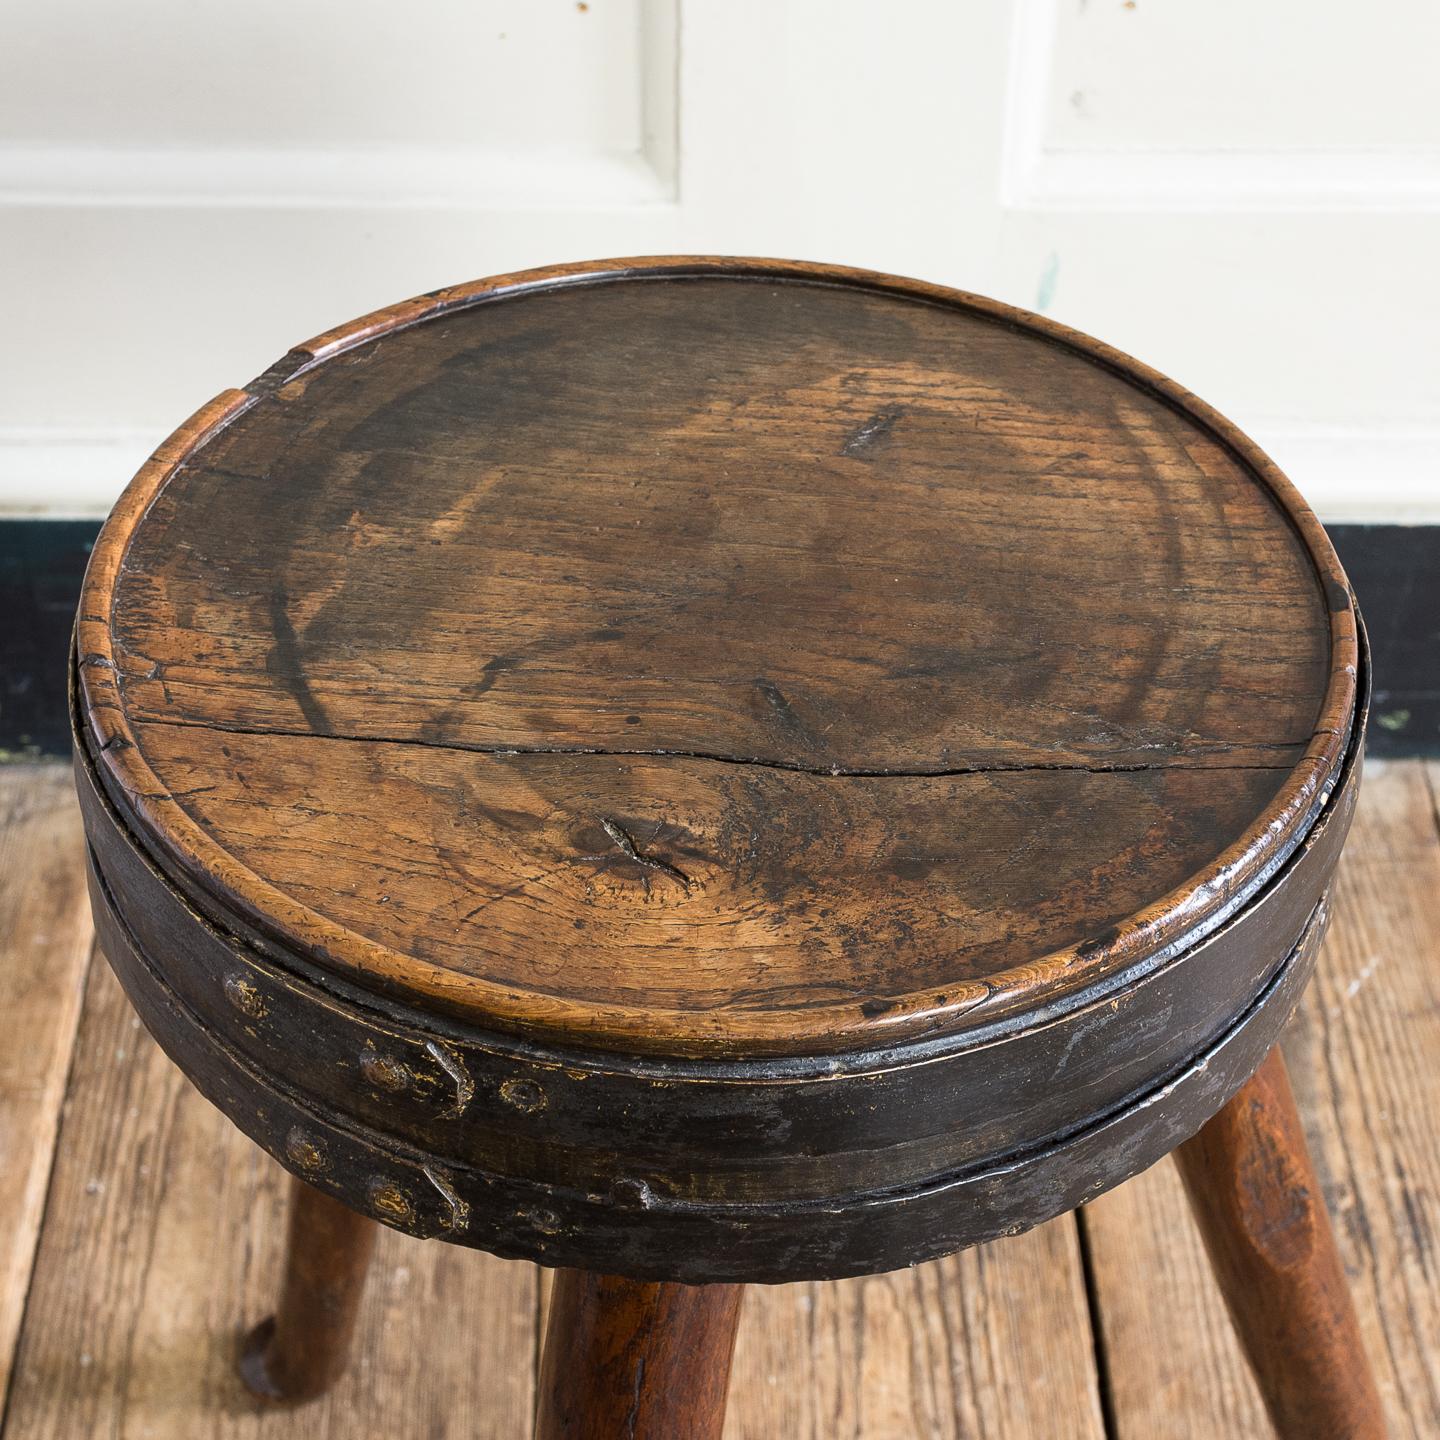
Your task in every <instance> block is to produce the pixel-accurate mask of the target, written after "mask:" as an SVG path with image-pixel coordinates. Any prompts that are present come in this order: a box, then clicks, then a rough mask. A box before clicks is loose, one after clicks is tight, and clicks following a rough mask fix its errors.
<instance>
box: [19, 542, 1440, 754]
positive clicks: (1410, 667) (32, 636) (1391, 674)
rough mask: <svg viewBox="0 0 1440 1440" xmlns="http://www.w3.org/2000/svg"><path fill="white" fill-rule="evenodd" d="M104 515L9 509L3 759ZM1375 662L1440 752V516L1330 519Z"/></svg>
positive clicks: (53, 723) (38, 715) (52, 750)
mask: <svg viewBox="0 0 1440 1440" xmlns="http://www.w3.org/2000/svg"><path fill="white" fill-rule="evenodd" d="M99 528H100V525H99V522H98V521H95V520H0V760H13V759H29V758H39V757H41V756H47V755H66V754H68V753H69V735H68V729H67V724H66V718H65V652H66V647H67V645H68V644H69V639H70V626H71V623H72V621H73V620H74V617H75V602H76V599H77V598H78V596H79V593H80V580H81V577H82V576H83V575H84V573H85V562H86V560H87V559H88V558H89V555H90V547H91V545H92V544H93V543H94V540H95V535H96V532H97V531H98V530H99ZM1329 528H1330V535H1331V538H1332V539H1333V540H1334V542H1335V548H1336V549H1337V550H1338V551H1339V552H1340V559H1341V561H1342V562H1343V563H1344V565H1345V569H1346V571H1347V573H1348V574H1349V576H1350V580H1351V583H1352V584H1353V585H1354V587H1355V593H1356V595H1358V596H1359V598H1360V608H1361V609H1362V610H1363V611H1364V614H1365V623H1366V624H1367V626H1368V627H1369V630H1370V644H1371V647H1372V651H1373V654H1374V664H1375V700H1374V708H1373V710H1372V719H1371V725H1370V744H1369V750H1370V753H1371V754H1372V755H1440V525H1332V526H1331V527H1329Z"/></svg>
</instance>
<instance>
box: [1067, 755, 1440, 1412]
mask: <svg viewBox="0 0 1440 1440" xmlns="http://www.w3.org/2000/svg"><path fill="white" fill-rule="evenodd" d="M1366 770H1367V773H1366V779H1365V792H1364V797H1363V799H1362V800H1361V803H1360V809H1359V814H1358V817H1357V821H1356V826H1355V830H1354V832H1353V836H1352V839H1351V842H1350V845H1349V847H1348V848H1347V850H1346V852H1345V857H1344V859H1343V860H1342V861H1341V865H1340V872H1339V876H1338V879H1337V885H1336V896H1335V906H1334V914H1335V919H1334V923H1333V924H1332V927H1331V931H1330V937H1329V939H1328V940H1327V942H1326V946H1325V952H1324V954H1323V955H1322V957H1321V961H1320V964H1319V966H1318V968H1317V975H1316V980H1315V983H1314V984H1313V985H1312V987H1311V988H1310V990H1309V992H1308V993H1307V995H1306V998H1305V1000H1304V1001H1303V1002H1302V1003H1301V1006H1300V1010H1299V1013H1298V1015H1297V1017H1296V1020H1295V1022H1294V1024H1293V1025H1292V1026H1291V1028H1290V1031H1289V1032H1288V1034H1287V1036H1286V1042H1285V1049H1286V1055H1287V1059H1288V1063H1289V1070H1290V1075H1291V1078H1292V1081H1293V1084H1294V1088H1295V1092H1296V1098H1297V1101H1298V1104H1299V1107H1300V1113H1301V1116H1302V1118H1303V1119H1304V1121H1305V1128H1306V1131H1307V1136H1308V1140H1309V1147H1310V1152H1311V1155H1312V1156H1313V1157H1314V1160H1315V1164H1316V1168H1317V1171H1318V1173H1319V1175H1320V1178H1321V1183H1322V1188H1323V1190H1324V1195H1325V1200H1326V1203H1327V1206H1328V1208H1329V1210H1330V1213H1331V1215H1332V1217H1333V1218H1334V1222H1335V1230H1336V1235H1337V1239H1338V1243H1339V1247H1340V1252H1341V1255H1342V1257H1343V1259H1344V1261H1345V1268H1346V1272H1347V1275H1348V1278H1349V1282H1350V1292H1351V1295H1352V1296H1353V1298H1354V1301H1355V1306H1356V1310H1357V1312H1358V1315H1359V1321H1360V1330H1361V1337H1362V1340H1363V1342H1364V1345H1365V1350H1366V1353H1367V1355H1368V1356H1369V1358H1370V1361H1371V1364H1372V1366H1373V1368H1374V1371H1375V1375H1376V1380H1377V1382H1378V1385H1379V1388H1380V1394H1381V1399H1382V1401H1383V1403H1384V1406H1385V1413H1386V1420H1387V1422H1388V1424H1389V1428H1390V1434H1391V1435H1392V1436H1393V1437H1394V1440H1425V1437H1429V1436H1431V1435H1434V1434H1436V1433H1440V1356H1437V1353H1436V1348H1435V1345H1434V1343H1433V1337H1434V1336H1435V1335H1437V1334H1440V1287H1437V1286H1436V1284H1435V1283H1434V1279H1433V1277H1434V1275H1435V1272H1436V1264H1437V1262H1436V1253H1435V1243H1434V1237H1435V1235H1436V1234H1437V1233H1440V1127H1437V1123H1436V1118H1435V1117H1436V1116H1437V1115H1440V1067H1437V1063H1436V1062H1437V1057H1440V984H1437V976H1440V839H1437V829H1440V817H1437V812H1436V807H1435V793H1436V791H1437V790H1440V766H1437V767H1433V769H1432V780H1431V784H1430V785H1429V786H1427V783H1426V776H1425V770H1424V768H1423V766H1422V765H1420V764H1419V763H1398V762H1378V763H1377V762H1374V761H1371V762H1368V763H1367V767H1366ZM1085 1226H1086V1230H1087V1233H1088V1235H1089V1238H1090V1250H1091V1255H1092V1258H1093V1262H1094V1274H1095V1279H1096V1286H1097V1289H1096V1293H1097V1297H1098V1309H1099V1313H1100V1315H1101V1316H1102V1317H1103V1333H1104V1342H1105V1355H1106V1359H1107V1363H1108V1367H1109V1376H1110V1385H1111V1390H1112V1395H1113V1400H1114V1412H1115V1415H1116V1417H1117V1425H1118V1429H1117V1434H1118V1437H1119V1440H1202V1437H1206V1440H1208V1437H1211V1436H1214V1435H1216V1434H1223V1435H1225V1436H1227V1437H1234V1440H1271V1437H1272V1436H1273V1433H1274V1432H1273V1431H1272V1430H1271V1428H1270V1425H1269V1421H1268V1419H1267V1417H1266V1415H1265V1411H1264V1408H1263V1406H1262V1405H1261V1402H1260V1398H1259V1394H1258V1392H1257V1390H1256V1387H1255V1384H1254V1381H1253V1379H1252V1378H1251V1376H1250V1373H1249V1371H1248V1369H1247V1367H1246V1365H1245V1363H1244V1359H1243V1357H1242V1355H1241V1353H1240V1349H1239V1346H1238V1343H1237V1342H1236V1340H1235V1338H1234V1335H1233V1332H1232V1331H1231V1328H1230V1324H1229V1318H1228V1316H1227V1315H1226V1313H1225V1308H1224V1305H1223V1302H1222V1301H1221V1298H1220V1295H1219V1291H1218V1288H1217V1286H1216V1284H1215V1281H1214V1279H1213V1277H1212V1275H1211V1274H1210V1269H1209V1265H1208V1262H1207V1260H1206V1257H1205V1255H1204V1253H1203V1251H1202V1249H1201V1246H1200V1241H1199V1237H1198V1235H1197V1234H1196V1232H1195V1229H1194V1226H1193V1225H1192V1224H1191V1223H1190V1218H1189V1215H1188V1213H1187V1207H1186V1204H1185V1198H1184V1195H1183V1193H1182V1191H1181V1187H1180V1183H1179V1178H1178V1176H1177V1175H1176V1174H1175V1172H1174V1168H1173V1167H1172V1166H1171V1165H1169V1164H1164V1165H1159V1166H1156V1167H1155V1169H1153V1170H1151V1171H1149V1172H1147V1173H1146V1174H1145V1175H1143V1176H1141V1177H1140V1178H1139V1179H1138V1180H1134V1181H1132V1182H1131V1183H1130V1184H1128V1185H1124V1186H1122V1187H1121V1188H1120V1189H1118V1190H1115V1191H1113V1192H1111V1194H1109V1195H1107V1196H1105V1197H1104V1198H1103V1199H1101V1200H1098V1201H1096V1202H1095V1203H1094V1204H1092V1205H1090V1206H1087V1207H1086V1211H1085ZM1157 1333H1163V1334H1165V1335H1166V1336H1167V1343H1166V1344H1165V1345H1164V1346H1163V1347H1159V1348H1158V1349H1157V1348H1156V1347H1154V1345H1153V1337H1154V1336H1155V1335H1156V1334H1157Z"/></svg>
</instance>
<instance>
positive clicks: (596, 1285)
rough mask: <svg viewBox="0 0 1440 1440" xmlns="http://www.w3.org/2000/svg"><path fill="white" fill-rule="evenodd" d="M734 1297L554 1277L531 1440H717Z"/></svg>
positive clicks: (578, 1275) (735, 1292) (736, 1308)
mask: <svg viewBox="0 0 1440 1440" xmlns="http://www.w3.org/2000/svg"><path fill="white" fill-rule="evenodd" d="M743 1291H744V1287H743V1286H740V1285H672V1284H651V1283H648V1282H644V1281H640V1280H622V1279H619V1278H618V1277H616V1276H613V1275H595V1274H591V1273H590V1272H589V1271H585V1270H561V1271H559V1272H558V1274H557V1275H556V1277H555V1293H554V1297H553V1298H552V1300H551V1302H550V1323H549V1326H548V1327H547V1331H546V1336H545V1358H544V1360H543V1362H542V1364H541V1368H540V1422H539V1428H538V1430H537V1440H615V1437H616V1436H620V1435H623V1436H625V1437H626V1440H679V1437H680V1436H684V1437H685V1440H719V1437H720V1431H721V1428H722V1427H723V1425H724V1423H725V1392H726V1390H727V1388H728V1387H729V1383H730V1357H731V1355H732V1353H733V1352H734V1349H735V1329H736V1325H737V1324H738V1322H739V1319H740V1297H741V1295H742V1294H743Z"/></svg>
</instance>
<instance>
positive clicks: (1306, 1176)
mask: <svg viewBox="0 0 1440 1440" xmlns="http://www.w3.org/2000/svg"><path fill="white" fill-rule="evenodd" d="M1174 1159H1175V1163H1176V1165H1177V1167H1178V1168H1179V1171H1180V1176H1181V1178H1182V1179H1183V1180H1184V1182H1185V1188H1186V1191H1187V1192H1188V1194H1189V1197H1190V1208H1191V1210H1192V1212H1193V1213H1194V1216H1195V1221H1196V1224H1197V1225H1198V1226H1199V1229H1200V1234H1201V1238H1202V1239H1203V1240H1204V1242H1205V1248H1206V1251H1207V1252H1208V1253H1209V1256H1210V1263H1211V1266H1212V1267H1213V1269H1214V1271H1215V1276H1216V1279H1217V1280H1218V1281H1219V1282H1220V1289H1221V1292H1222V1293H1223V1294H1224V1296H1225V1300H1226V1304H1227V1306H1228V1307H1229V1310H1230V1318H1231V1320H1232V1321H1233V1322H1234V1325H1235V1331H1236V1334H1237V1335H1238V1336H1239V1337H1240V1340H1241V1343H1242V1345H1243V1346H1244V1348H1245V1353H1246V1355H1247V1356H1248V1358H1249V1360H1250V1368H1251V1369H1252V1370H1253V1371H1254V1372H1255V1378H1256V1380H1257V1381H1258V1382H1259V1384H1260V1392H1261V1394H1262V1395H1263V1396H1264V1399H1265V1404H1266V1408H1267V1409H1268V1410H1269V1412H1270V1417H1271V1419H1272V1420H1273V1421H1274V1422H1275V1432H1276V1434H1277V1435H1278V1436H1280V1437H1281V1440H1311V1437H1312V1436H1314V1435H1315V1434H1317V1433H1322V1432H1323V1433H1327V1434H1333V1435H1335V1436H1337V1437H1339V1440H1386V1434H1387V1431H1386V1426H1385V1421H1384V1418H1383V1415H1382V1413H1381V1408H1380V1395H1379V1392H1378V1391H1377V1390H1376V1388H1375V1380H1374V1377H1373V1375H1372V1373H1371V1367H1370V1362H1369V1360H1368V1358H1367V1357H1366V1354H1365V1347H1364V1345H1363V1344H1362V1343H1361V1340H1360V1332H1359V1326H1358V1324H1357V1322H1356V1319H1355V1307H1354V1304H1353V1303H1352V1301H1351V1299H1350V1289H1349V1284H1348V1281H1347V1280H1346V1277H1345V1271H1344V1266H1343V1265H1342V1263H1341V1260H1340V1255H1339V1252H1338V1251H1337V1249H1336V1247H1335V1237H1334V1234H1333V1232H1332V1229H1331V1225H1330V1217H1329V1212H1328V1211H1327V1210H1326V1207H1325V1196H1324V1193H1323V1191H1322V1190H1321V1187H1320V1183H1319V1181H1318V1180H1317V1178H1316V1175H1315V1169H1314V1166H1313V1164H1312V1163H1311V1160H1310V1156H1309V1153H1308V1150H1307V1148H1306V1144H1305V1135H1304V1131H1303V1129H1302V1127H1301V1124H1300V1116H1299V1114H1298V1113H1297V1111H1296V1109H1295V1097H1294V1094H1293V1092H1292V1090H1291V1086H1290V1078H1289V1076H1288V1075H1287V1074H1286V1072H1285V1059H1284V1056H1283V1054H1282V1053H1281V1051H1280V1049H1279V1047H1278V1046H1277V1047H1276V1048H1275V1049H1274V1050H1272V1051H1271V1052H1270V1054H1269V1056H1268V1057H1267V1058H1266V1060H1265V1063H1264V1064H1263V1065H1261V1066H1260V1068H1259V1069H1258V1070H1257V1071H1256V1072H1255V1074H1254V1075H1252V1076H1251V1077H1250V1079H1249V1080H1247V1081H1246V1082H1245V1085H1244V1087H1243V1088H1242V1089H1241V1090H1240V1092H1239V1093H1238V1094H1237V1095H1236V1096H1235V1097H1234V1098H1233V1099H1232V1100H1231V1101H1230V1102H1229V1104H1227V1105H1226V1106H1225V1107H1224V1109H1222V1110H1221V1111H1220V1113H1219V1114H1218V1115H1216V1116H1215V1117H1214V1118H1213V1119H1212V1120H1210V1121H1209V1122H1208V1123H1207V1124H1206V1125H1205V1126H1204V1127H1203V1128H1202V1129H1201V1131H1200V1133H1199V1134H1198V1135H1195V1136H1192V1137H1191V1138H1190V1139H1189V1140H1187V1141H1186V1142H1185V1143H1184V1144H1183V1145H1181V1146H1179V1147H1178V1148H1177V1149H1176V1151H1175V1154H1174Z"/></svg>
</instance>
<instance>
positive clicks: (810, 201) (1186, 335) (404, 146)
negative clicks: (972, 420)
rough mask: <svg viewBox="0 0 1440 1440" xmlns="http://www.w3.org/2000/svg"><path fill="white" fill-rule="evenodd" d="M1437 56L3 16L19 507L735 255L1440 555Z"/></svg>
mask: <svg viewBox="0 0 1440 1440" xmlns="http://www.w3.org/2000/svg"><path fill="white" fill-rule="evenodd" d="M1437 54H1440V7H1436V6H1435V5H1434V3H1433V0H1392V3H1391V4H1389V5H1388V6H1385V7H1381V8H1379V9H1371V10H1362V9H1356V8H1354V7H1342V6H1340V5H1339V4H1338V3H1336V0H1321V3H1319V4H1317V3H1315V0H1012V3H1002V0H965V3H955V0H888V3H882V0H827V3H819V0H769V3H766V0H589V3H588V5H577V4H576V3H574V0H413V3H411V4H409V5H405V6H401V5H397V4H395V3H394V0H249V3H247V4H246V5H245V6H243V7H236V6H231V5H222V4H221V3H220V0H140V3H135V4H129V5H120V4H115V3H113V0H45V3H44V4H36V3H34V0H26V3H23V4H22V3H20V0H0V327H3V328H0V508H4V509H7V510H9V511H11V512H12V513H13V512H18V511H27V512H38V513H51V514H100V513H103V512H104V510H105V509H106V508H107V507H108V505H109V504H110V502H111V501H112V500H113V498H114V496H115V495H116V494H117V493H118V491H119V489H120V487H121V486H122V485H123V483H124V482H125V480H126V479H127V478H128V476H129V474H130V473H131V471H133V470H134V468H135V467H136V466H137V465H138V463H139V462H140V460H141V459H143V458H144V455H145V454H146V453H148V451H149V449H150V448H151V447H153V445H154V444H155V443H156V442H157V441H158V440H159V439H160V438H162V437H163V435H164V434H165V433H166V432H167V431H168V430H169V429H170V428H171V427H172V426H173V425H174V424H176V423H177V422H178V421H179V420H181V419H183V418H184V417H185V416H186V415H187V414H188V413H189V412H190V411H191V410H193V409H194V408H195V407H196V406H197V405H199V404H200V403H201V402H202V401H204V400H205V399H207V398H208V397H209V396H210V395H211V394H213V393H214V392H215V391H217V390H219V389H222V388H224V387H226V386H228V385H233V384H243V383H244V382H245V381H246V380H247V379H249V378H250V377H251V376H253V375H255V374H257V373H258V372H259V371H260V370H262V369H264V368H265V366H266V365H267V364H268V363H269V362H270V361H271V360H272V359H274V358H275V357H276V356H277V355H279V354H280V353H281V352H282V351H283V350H284V349H286V348H287V347H288V346H289V345H290V344H291V343H293V342H295V341H298V340H301V339H304V338H306V337H307V336H309V335H311V334H314V333H316V332H318V331H320V330H323V329H326V328H328V327H329V326H330V325H332V324H334V323H336V322H338V321H341V320H344V319H347V318H350V317H351V316H353V315H356V314H359V313H361V312H363V311H365V310H369V309H372V308H375V307H376V306H377V305H380V304H384V303H387V302H388V301H390V300H393V299H398V298H400V297H402V296H406V295H410V294H413V293H417V292H419V291H423V290H428V289H433V288H435V287H437V286H439V285H443V284H447V283H451V282H454V281H457V280H460V279H464V278H470V277H474V276H477V275H483V274H487V273H491V272H494V271H499V270H505V269H512V268H520V267H523V266H526V265H532V264H539V263H544V262H546V261H551V260H557V259H575V258H583V257H586V256H603V255H621V254H645V253H655V252H660V251H667V250H685V251H706V250H710V251H721V252H730V253H751V254H782V255H794V256H803V257H806V258H818V259H833V260H838V261H843V262H847V263H851V264H860V265H871V266H875V267H877V268H881V269H891V270H896V271H900V272H903V273H909V274H914V275H921V276H924V277H926V278H929V279H934V280H938V281H941V282H945V283H950V284H956V285H961V286H964V287H966V288H970V289H976V290H981V291H985V292H988V293H990V294H995V295H999V296H1001V297H1002V298H1005V299H1008V300H1012V301H1014V302H1016V303H1018V304H1022V305H1027V306H1030V307H1032V308H1039V309H1043V310H1046V311H1048V312H1049V313H1051V314H1053V315H1055V316H1057V317H1058V318H1060V319H1063V320H1066V321H1068V322H1070V323H1072V324H1075V325H1078V326H1080V327H1081V328H1083V329H1087V330H1090V331H1092V332H1093V333H1095V334H1098V335H1100V336H1102V337H1103V338H1105V339H1107V340H1109V341H1111V342H1112V343H1114V344H1117V345H1119V346H1120V347H1121V348H1123V349H1127V350H1130V351H1131V352H1133V353H1135V354H1137V355H1139V356H1141V357H1142V358H1143V359H1145V360H1148V361H1149V362H1151V363H1152V364H1155V365H1158V366H1159V367H1160V368H1162V369H1165V370H1168V371H1170V372H1171V373H1172V374H1174V375H1175V376H1176V377H1177V378H1178V379H1180V380H1182V381H1183V382H1184V383H1186V384H1188V385H1190V386H1191V388H1193V389H1195V390H1197V391H1198V392H1199V393H1200V394H1201V395H1203V396H1204V397H1205V398H1206V399H1208V400H1210V401H1212V402H1213V403H1214V404H1216V405H1218V406H1219V407H1220V408H1221V409H1223V410H1226V411H1228V412H1229V413H1230V414H1231V415H1232V416H1233V417H1234V418H1235V419H1236V420H1238V421H1239V422H1240V423H1241V424H1242V425H1244V426H1245V427H1246V428H1248V429H1250V430H1251V431H1252V433H1254V434H1255V435H1256V437H1257V438H1258V439H1259V440H1260V441H1261V443H1262V444H1264V445H1266V446H1267V447H1268V448H1269V449H1270V450H1271V451H1272V452H1273V453H1274V454H1275V456H1276V458H1277V459H1278V460H1279V461H1280V462H1281V464H1282V465H1284V466H1285V467H1286V468H1287V469H1288V470H1289V471H1290V473H1291V475H1292V477H1293V478H1294V479H1295V480H1296V482H1297V483H1298V484H1299V485H1300V487H1301V489H1302V490H1303V491H1304V492H1305V493H1306V494H1307V495H1309V496H1310V498H1311V499H1312V501H1313V502H1314V503H1315V504H1316V506H1317V508H1318V509H1319V510H1320V511H1321V513H1322V515H1323V516H1325V518H1327V519H1367V520H1396V519H1399V520H1415V519H1426V520H1432V521H1440V385H1437V380H1440V363H1437V347H1436V344H1435V340H1434V337H1435V335H1436V334H1437V333H1440V326H1437V321H1440V285H1437V284H1436V283H1435V280H1434V274H1433V271H1434V257H1435V256H1436V255H1437V254H1440V243H1437V242H1440V99H1437V96H1440V88H1437V87H1436V86H1435V84H1434V83H1433V80H1432V78H1431V71H1432V70H1433V66H1434V62H1435V58H1436V56H1437Z"/></svg>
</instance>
